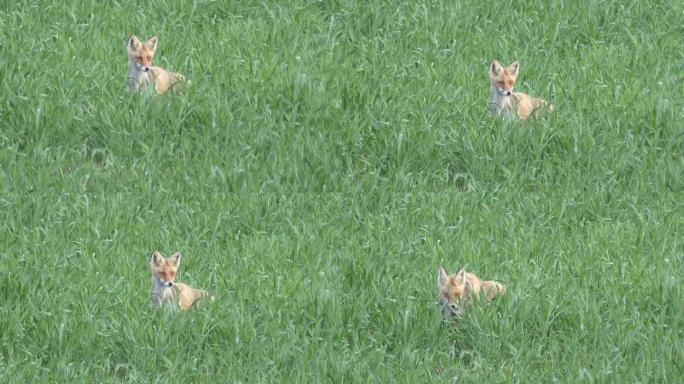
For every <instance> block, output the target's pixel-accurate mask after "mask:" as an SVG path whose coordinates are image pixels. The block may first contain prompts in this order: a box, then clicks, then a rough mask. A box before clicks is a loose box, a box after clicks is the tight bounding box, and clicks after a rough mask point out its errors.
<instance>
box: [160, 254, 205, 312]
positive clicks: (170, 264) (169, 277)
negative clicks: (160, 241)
mask: <svg viewBox="0 0 684 384" xmlns="http://www.w3.org/2000/svg"><path fill="white" fill-rule="evenodd" d="M180 259H181V254H180V252H176V253H174V254H173V255H171V256H170V257H169V258H168V259H166V258H164V256H162V255H161V253H159V251H154V252H153V253H152V258H151V259H150V269H151V270H152V304H154V306H155V307H157V308H159V307H161V306H162V305H164V304H166V303H169V302H172V301H175V300H176V299H178V305H179V306H180V308H181V309H182V310H184V311H185V310H187V309H190V307H192V304H193V303H194V302H195V301H197V300H198V299H201V298H203V297H206V296H209V294H208V293H207V291H203V290H201V289H195V288H192V287H191V286H189V285H186V284H181V283H174V282H173V280H174V279H175V278H176V271H178V265H179V264H180ZM212 299H213V297H212Z"/></svg>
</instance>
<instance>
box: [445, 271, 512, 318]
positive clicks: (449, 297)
mask: <svg viewBox="0 0 684 384" xmlns="http://www.w3.org/2000/svg"><path fill="white" fill-rule="evenodd" d="M437 286H438V287H439V304H440V305H442V315H443V316H444V317H445V318H452V317H460V316H461V315H462V313H463V308H465V307H468V306H470V305H471V304H472V303H473V302H474V301H477V300H479V298H480V296H481V295H484V296H485V299H486V300H487V301H489V300H491V299H493V298H494V297H495V296H496V295H498V294H502V293H505V292H506V286H504V285H503V284H501V283H499V282H497V281H493V280H487V281H482V280H480V278H479V277H477V276H475V274H473V273H467V272H466V271H465V269H463V268H461V269H459V271H458V272H456V274H454V275H448V274H447V272H446V270H445V269H444V268H439V272H438V277H437Z"/></svg>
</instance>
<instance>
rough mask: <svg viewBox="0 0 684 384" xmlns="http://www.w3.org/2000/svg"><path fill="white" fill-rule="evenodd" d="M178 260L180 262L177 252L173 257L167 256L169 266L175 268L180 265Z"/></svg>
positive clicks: (179, 254)
mask: <svg viewBox="0 0 684 384" xmlns="http://www.w3.org/2000/svg"><path fill="white" fill-rule="evenodd" d="M180 260H181V253H180V252H178V251H176V252H175V253H174V254H173V255H171V256H169V261H170V262H171V264H173V265H175V266H176V267H177V266H178V264H180Z"/></svg>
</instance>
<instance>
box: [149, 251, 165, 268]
mask: <svg viewBox="0 0 684 384" xmlns="http://www.w3.org/2000/svg"><path fill="white" fill-rule="evenodd" d="M162 260H164V256H162V255H161V253H159V251H154V252H152V257H151V258H150V263H152V264H154V265H160V264H161V263H162Z"/></svg>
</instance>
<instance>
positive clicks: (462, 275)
mask: <svg viewBox="0 0 684 384" xmlns="http://www.w3.org/2000/svg"><path fill="white" fill-rule="evenodd" d="M456 278H457V279H462V280H463V282H464V283H465V281H466V278H465V269H463V268H461V269H459V270H458V272H456Z"/></svg>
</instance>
